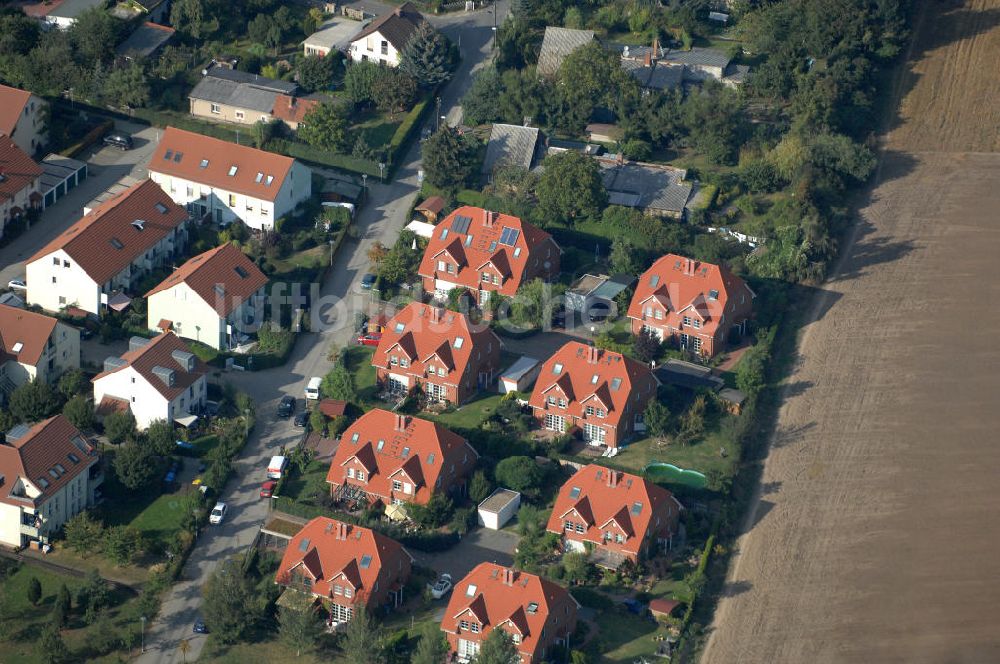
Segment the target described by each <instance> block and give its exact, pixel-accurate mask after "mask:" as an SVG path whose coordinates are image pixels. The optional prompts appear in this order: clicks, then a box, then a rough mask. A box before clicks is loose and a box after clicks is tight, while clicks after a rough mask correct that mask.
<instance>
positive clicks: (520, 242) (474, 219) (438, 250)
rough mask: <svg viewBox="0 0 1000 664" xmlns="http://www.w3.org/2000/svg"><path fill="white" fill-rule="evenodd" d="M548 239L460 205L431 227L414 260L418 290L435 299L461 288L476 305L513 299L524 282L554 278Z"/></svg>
mask: <svg viewBox="0 0 1000 664" xmlns="http://www.w3.org/2000/svg"><path fill="white" fill-rule="evenodd" d="M560 255H561V250H560V249H559V245H557V244H556V242H555V240H553V239H552V236H551V235H549V234H548V233H546V232H545V231H543V230H541V229H540V228H538V227H536V226H533V225H532V224H529V223H527V222H525V221H521V220H520V219H519V218H517V217H512V216H510V215H506V214H499V213H497V212H490V211H488V210H484V209H482V208H477V207H470V206H463V207H460V208H458V209H457V210H455V211H454V212H452V213H451V214H449V215H448V216H447V217H446V218H445V219H444V220H443V221H442V222H441V223H439V224H438V225H437V227H436V228H435V229H434V231H433V233H432V235H431V237H430V240H429V241H428V243H427V248H426V249H425V250H424V256H423V259H422V260H421V262H420V269H419V274H420V277H421V278H422V279H423V284H424V290H425V291H427V292H428V293H433V294H434V297H435V298H436V299H438V300H445V299H447V297H448V292H449V291H451V290H452V289H454V288H462V289H465V290H467V291H468V292H469V294H470V295H472V297H473V299H474V300H475V301H476V303H477V304H478V305H479V306H480V307H484V308H485V307H486V305H487V304H488V303H489V299H490V294H491V293H498V294H500V295H504V296H506V297H513V296H514V294H515V293H517V290H518V289H519V288H520V287H521V286H522V285H524V284H526V283H528V282H529V281H532V280H533V279H536V278H539V279H542V280H543V281H551V280H552V279H554V278H555V277H556V276H558V274H559V261H560Z"/></svg>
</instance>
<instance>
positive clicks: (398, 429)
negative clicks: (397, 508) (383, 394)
mask: <svg viewBox="0 0 1000 664" xmlns="http://www.w3.org/2000/svg"><path fill="white" fill-rule="evenodd" d="M340 441H341V442H340V446H339V447H338V448H337V453H336V454H335V455H334V457H333V461H332V462H331V463H330V470H329V472H328V473H327V476H326V481H327V482H329V483H331V484H336V485H341V484H343V483H345V482H349V483H350V484H351V485H352V486H356V487H360V488H363V489H364V490H365V491H367V492H368V493H369V494H372V495H376V496H379V497H381V498H383V502H385V503H387V504H388V503H389V502H390V500H391V498H392V497H394V496H395V497H398V498H401V499H404V500H408V501H411V502H415V503H420V504H423V503H426V502H427V501H428V500H430V497H431V494H432V493H433V492H434V491H436V490H437V491H441V490H446V489H448V488H449V487H450V486H452V485H453V484H454V483H455V481H456V480H458V479H460V478H462V477H464V476H465V475H467V474H468V473H469V472H470V471H471V470H472V468H473V467H475V465H476V461H477V460H478V458H479V455H478V454H476V451H475V450H474V449H473V448H472V446H471V445H469V443H468V442H467V441H466V440H465V439H464V438H462V437H461V436H459V435H458V434H456V433H454V432H452V431H450V430H448V429H446V428H444V427H443V426H441V425H440V424H437V423H435V422H430V421H428V420H422V419H420V418H418V417H411V416H409V415H398V414H396V413H391V412H389V411H387V410H382V409H381V408H376V409H374V410H370V411H368V412H367V413H365V414H364V415H362V416H361V417H360V418H358V420H357V421H356V422H355V423H354V424H352V425H351V426H350V427H349V428H348V429H347V431H345V432H344V434H343V435H342V436H341V437H340ZM352 463H357V464H360V465H361V466H362V467H364V469H365V470H366V472H367V473H368V476H367V478H366V481H364V482H360V481H358V480H354V479H350V478H348V476H347V469H348V467H350V466H351V465H352ZM407 478H408V479H407ZM393 480H398V481H402V482H410V483H412V484H413V485H414V488H415V491H414V493H412V494H409V495H407V494H405V493H403V492H402V491H393V490H392V482H393ZM439 481H440V483H441V484H440V486H439V485H438V482H439Z"/></svg>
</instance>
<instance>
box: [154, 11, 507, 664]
mask: <svg viewBox="0 0 1000 664" xmlns="http://www.w3.org/2000/svg"><path fill="white" fill-rule="evenodd" d="M366 4H370V3H366ZM496 8H497V11H498V16H499V17H500V18H502V17H503V16H504V15H505V13H506V11H507V3H506V2H501V3H498V5H497V6H496ZM369 9H371V8H370V7H369ZM491 12H492V8H491V9H484V10H478V11H475V12H470V13H462V14H456V15H448V16H443V17H434V18H432V19H431V21H432V23H434V24H435V26H436V27H437V28H438V29H440V30H441V31H443V32H444V33H445V34H446V35H448V37H449V38H451V39H452V40H453V41H455V42H456V43H460V44H461V50H462V64H461V66H460V67H459V70H458V71H457V72H456V75H455V77H454V79H453V81H452V82H451V83H450V84H449V85H448V86H447V87H446V88H445V90H444V91H443V93H442V95H441V111H442V114H445V115H446V116H447V118H448V122H449V123H450V124H452V125H455V124H457V123H458V122H459V121H460V120H461V108H460V106H459V104H458V102H459V100H460V99H461V97H462V95H463V94H464V93H465V91H466V90H467V89H468V86H469V83H470V82H471V74H472V72H473V71H474V70H475V69H478V68H479V67H480V66H482V64H483V63H484V62H485V61H486V60H487V59H488V58H489V55H490V50H491V40H492V33H493V31H492V27H493V14H492V13H491ZM419 169H420V147H419V144H418V143H414V145H413V147H412V148H411V149H410V150H409V152H408V153H407V155H406V158H405V162H404V165H403V166H402V167H401V168H400V169H399V170H398V172H397V178H396V180H394V181H392V182H390V183H387V184H384V185H382V184H373V183H372V180H373V178H369V200H368V203H367V204H366V205H365V206H364V207H363V208H362V209H361V210H360V212H359V214H358V219H357V227H358V229H359V231H360V233H359V237H358V238H357V239H355V240H348V241H346V242H345V243H344V245H343V246H342V247H341V249H340V251H339V252H338V254H337V256H336V258H335V266H334V268H333V269H331V270H329V271H328V273H327V277H326V280H325V282H324V283H323V284H322V285H321V286H322V287H321V289H320V295H321V300H320V301H319V302H320V303H321V304H320V305H319V306H318V307H314V308H317V309H319V310H320V313H321V315H322V317H323V319H324V321H325V323H326V324H325V325H323V326H322V327H323V329H322V330H321V331H319V332H312V333H308V334H305V335H303V336H302V337H301V338H300V339H299V340H298V343H297V344H296V347H295V350H294V352H293V354H292V356H291V358H290V359H289V361H288V363H286V365H285V366H283V367H279V368H276V369H271V370H268V371H260V372H254V373H232V374H229V375H228V376H226V380H229V381H230V382H232V383H233V384H234V385H235V386H236V387H238V388H239V389H242V390H244V391H245V392H247V393H248V394H250V395H251V396H252V397H253V398H254V400H255V401H256V403H257V410H258V417H257V421H258V424H257V428H256V430H255V431H254V433H253V434H252V435H251V438H250V440H249V442H248V443H247V446H246V448H245V449H244V451H243V454H242V456H241V458H240V459H239V461H238V462H237V463H236V466H235V475H234V477H233V479H232V480H230V482H229V483H228V484H227V485H226V489H225V491H224V493H223V500H225V501H226V503H228V505H229V508H230V512H229V518H228V520H227V522H226V523H224V524H222V525H221V526H214V527H210V528H207V529H206V530H205V531H204V532H203V533H202V535H201V537H200V538H199V539H198V543H197V545H196V547H195V550H194V551H193V552H192V554H191V557H190V558H189V559H188V562H187V564H186V565H185V567H184V570H183V574H182V578H181V581H180V582H178V583H177V584H176V585H175V586H173V588H171V589H170V590H169V591H168V592H167V595H166V597H165V598H164V602H163V605H162V607H161V610H160V613H159V615H158V616H157V617H156V619H155V620H153V621H151V622H150V623H149V624H148V625H147V633H146V639H145V643H146V652H145V654H144V655H142V656H141V657H140V659H139V661H140V662H142V663H143V664H153V663H154V662H157V663H160V662H169V663H173V662H182V661H184V659H185V658H184V656H183V655H182V654H181V652H180V650H179V649H178V644H179V643H180V642H181V641H182V640H185V639H186V640H188V643H189V645H190V650H189V651H188V653H187V661H195V660H196V659H197V658H198V656H199V655H200V653H201V649H202V648H203V646H204V643H205V637H204V636H201V635H197V634H193V633H192V625H193V623H194V621H195V620H196V619H197V618H198V617H200V614H199V607H200V605H201V588H202V587H203V586H204V584H205V582H206V581H207V580H208V578H209V576H210V574H211V573H212V570H213V569H214V568H215V566H216V565H218V564H219V562H220V561H222V560H224V559H225V558H227V557H229V556H232V555H233V554H236V553H238V552H240V551H241V550H243V549H244V548H245V547H246V546H247V545H248V544H249V543H250V541H251V540H252V538H253V536H254V535H255V533H256V531H257V529H258V527H259V526H260V524H261V523H262V522H263V520H264V519H265V517H266V515H267V507H268V506H267V504H266V503H267V501H262V500H260V499H259V497H258V492H259V489H260V484H261V482H262V481H263V479H264V469H265V467H266V464H267V461H268V460H269V459H270V457H271V456H272V454H273V453H274V452H275V450H277V449H278V448H280V447H281V446H282V445H285V444H290V443H294V442H295V441H297V440H298V438H299V435H300V433H301V429H299V430H295V429H293V427H292V425H291V423H290V422H289V421H288V420H277V419H276V418H275V409H276V406H277V402H278V400H279V399H280V398H281V396H282V395H284V394H290V395H293V396H295V397H301V396H302V394H303V390H304V389H305V385H306V383H307V382H308V380H309V378H310V377H311V376H322V375H324V374H326V373H327V372H328V371H329V370H330V368H331V363H330V362H329V361H328V360H327V352H328V350H329V348H330V347H331V345H344V344H346V343H347V342H348V341H349V340H350V337H351V330H352V327H353V322H354V313H353V312H355V311H359V310H360V309H361V306H362V304H363V303H364V302H365V301H366V300H367V299H368V296H367V294H363V293H362V291H361V289H360V286H359V282H360V278H361V275H363V274H364V273H365V272H366V271H367V269H368V265H369V263H368V258H367V254H368V249H369V248H370V247H371V245H372V244H373V243H374V242H376V241H379V242H381V243H382V244H384V245H386V246H391V245H392V244H393V243H394V242H395V239H396V237H397V236H398V234H399V232H400V230H401V229H402V228H403V226H404V225H405V224H406V222H407V219H406V213H407V212H408V211H409V209H410V207H411V206H412V205H413V203H414V199H415V197H416V195H417V192H418V190H419V183H418V179H417V174H418V171H419ZM300 403H301V402H300Z"/></svg>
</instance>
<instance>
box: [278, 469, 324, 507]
mask: <svg viewBox="0 0 1000 664" xmlns="http://www.w3.org/2000/svg"><path fill="white" fill-rule="evenodd" d="M329 470H330V464H329V463H326V462H322V461H312V462H310V464H309V465H308V466H307V467H306V470H305V472H304V473H302V474H301V475H298V476H295V477H293V478H289V479H288V480H286V481H285V484H284V485H283V486H282V488H281V495H282V496H284V497H285V498H291V499H292V500H294V501H296V502H303V501H305V502H310V503H312V502H314V499H315V498H316V497H317V496H320V495H323V494H325V493H327V492H328V491H329V486H328V485H327V483H326V474H327V472H328V471H329Z"/></svg>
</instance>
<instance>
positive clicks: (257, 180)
mask: <svg viewBox="0 0 1000 664" xmlns="http://www.w3.org/2000/svg"><path fill="white" fill-rule="evenodd" d="M263 179H264V174H263V173H261V172H260V171H258V172H257V177H255V178H254V179H253V181H254V182H256V183H257V184H260V183H261V181H262V180H263Z"/></svg>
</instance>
